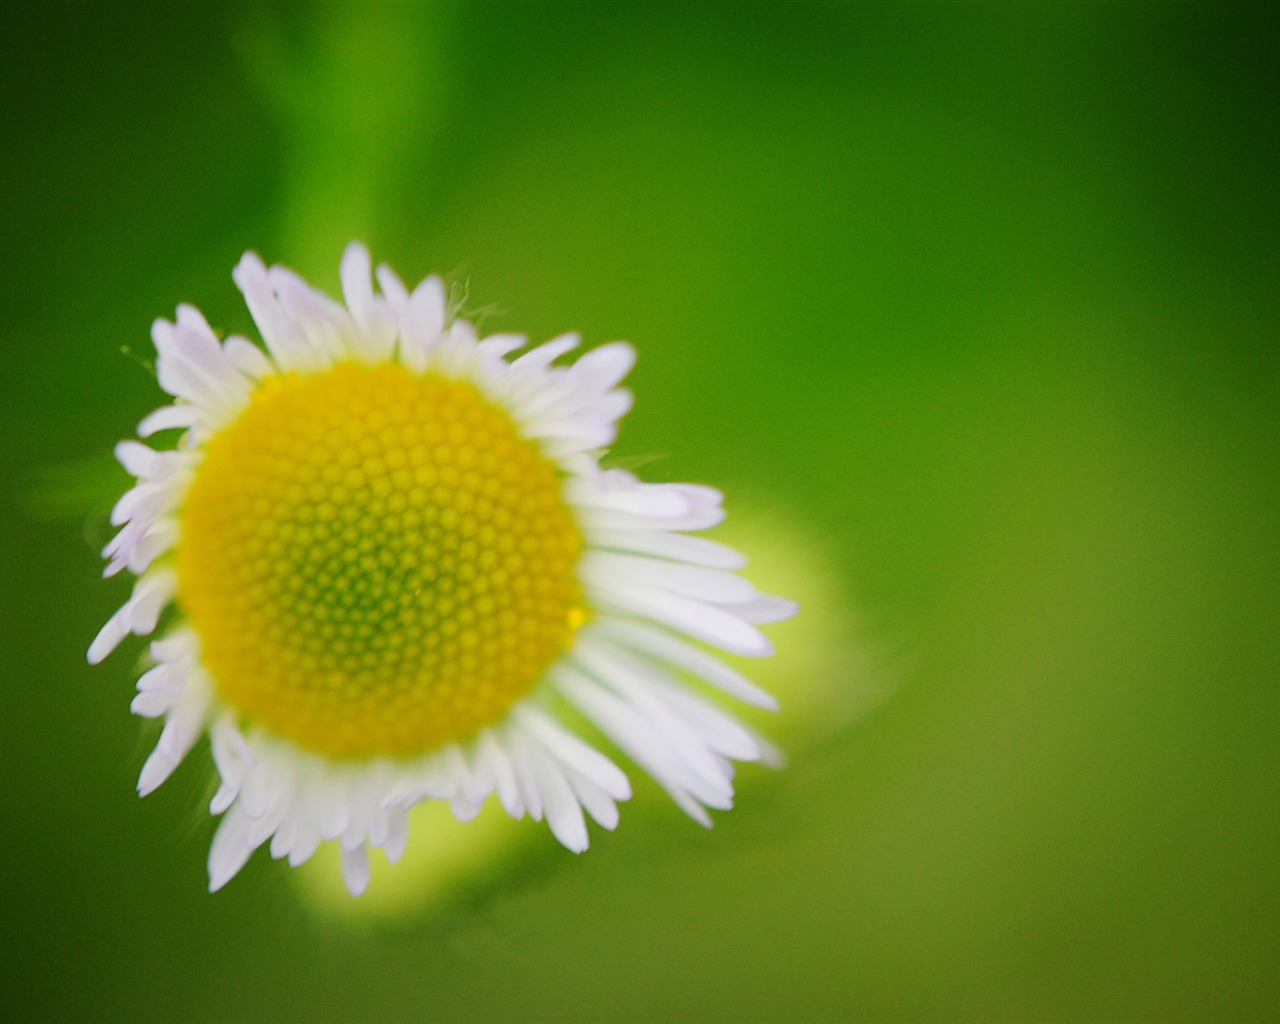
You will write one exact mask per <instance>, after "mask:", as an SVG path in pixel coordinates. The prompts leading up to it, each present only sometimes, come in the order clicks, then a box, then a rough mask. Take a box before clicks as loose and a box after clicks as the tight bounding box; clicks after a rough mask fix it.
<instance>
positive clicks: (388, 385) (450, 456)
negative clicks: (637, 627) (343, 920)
mask: <svg viewBox="0 0 1280 1024" xmlns="http://www.w3.org/2000/svg"><path fill="white" fill-rule="evenodd" d="M560 491H561V479H560V474H558V473H557V471H556V467H555V466H553V465H552V464H551V463H550V462H549V461H548V460H547V459H546V458H545V457H544V456H543V455H542V454H541V453H540V452H539V451H538V449H537V448H536V446H534V445H533V444H531V443H530V442H529V441H527V440H525V439H524V438H522V437H521V436H520V435H519V433H518V432H517V430H516V427H515V425H514V424H513V423H512V421H511V418H510V416H508V415H507V414H506V413H505V412H504V411H502V410H501V409H499V408H497V407H495V406H494V405H493V403H492V402H490V401H488V400H486V399H485V398H484V397H482V396H481V395H480V394H479V393H478V392H477V391H476V389H475V387H474V386H472V385H471V384H469V383H467V382H465V381H457V380H449V379H446V378H444V377H441V376H439V375H437V374H425V375H415V374H412V373H410V371H408V370H407V369H406V368H405V367H403V366H401V365H398V364H394V363H392V364H385V365H382V366H376V367H370V366H364V365H361V364H359V363H354V362H345V363H340V364H338V365H337V366H335V367H333V368H332V369H330V370H328V371H326V372H324V373H321V374H315V375H299V374H296V373H295V374H285V375H281V376H277V377H272V378H270V379H269V380H268V381H267V382H266V384H265V385H264V387H263V388H262V389H261V390H260V391H259V392H258V393H257V394H256V395H255V396H254V399H253V401H252V404H251V405H250V406H249V407H248V408H247V409H246V410H245V411H244V412H243V413H242V414H241V415H240V417H239V418H238V419H237V420H236V421H235V422H234V423H233V424H232V425H231V426H229V427H228V428H226V429H224V430H223V431H221V432H220V433H219V434H218V435H217V436H215V437H214V438H213V439H212V440H211V441H210V442H209V445H208V448H207V452H206V455H205V459H204V461H203V463H202V465H201V466H200V467H199V469H198V470H197V472H196V475H195V479H194V481H193V483H192V485H191V490H190V492H189V494H188V497H187V502H186V506H185V508H184V510H183V513H182V518H181V528H182V535H183V537H184V538H185V540H184V543H183V544H182V546H181V548H180V550H179V553H178V558H177V567H178V604H179V606H180V607H181V609H182V611H183V612H184V613H185V614H186V616H187V618H188V620H189V621H190V624H191V626H192V628H193V629H194V630H195V632H196V633H197V634H198V635H199V637H200V639H201V647H202V650H203V653H204V659H205V664H206V666H207V668H208V670H209V672H210V675H211V676H212V679H213V682H214V685H215V687H216V690H217V692H218V694H219V695H220V696H221V697H222V698H223V700H225V701H226V702H227V704H229V705H230V706H232V707H233V708H236V709H237V710H239V711H240V712H242V713H243V714H244V715H245V716H246V717H247V718H249V719H251V720H253V721H256V722H259V723H261V724H262V725H264V726H266V727H267V728H269V729H271V730H272V731H273V732H275V733H277V734H278V735H280V736H284V737H287V738H289V739H292V740H294V741H295V742H297V743H298V744H299V745H300V746H302V747H304V748H306V749H309V750H314V751H317V752H319V753H324V754H330V755H334V756H339V757H353V756H354V757H365V756H372V755H378V754H386V755H403V754H417V753H422V752H424V751H428V750H432V749H436V748H438V747H440V746H443V745H444V744H445V743H447V742H450V741H453V740H465V739H468V738H470V737H471V736H474V735H475V734H476V732H478V731H479V729H480V728H482V727H483V726H485V725H489V724H492V723H493V722H496V721H498V720H499V719H500V718H501V717H502V715H503V714H504V713H505V712H506V710H507V709H508V708H509V707H510V706H511V705H512V704H513V703H514V702H515V701H516V700H518V699H519V698H520V697H523V696H524V695H525V694H526V693H527V692H528V691H529V690H530V689H532V687H533V685H534V684H535V683H536V682H537V680H538V678H539V676H540V675H541V674H542V672H543V671H544V670H545V669H546V667H547V666H548V665H549V664H550V663H551V661H552V660H553V659H554V658H555V657H557V656H558V655H559V654H560V653H561V652H562V651H563V650H564V649H565V648H566V647H567V646H568V645H569V643H570V641H571V638H572V636H573V632H574V630H575V628H576V627H577V626H578V625H579V624H581V622H582V621H583V618H584V613H583V610H582V607H581V600H582V594H581V586H580V585H579V584H578V583H577V580H576V577H575V574H574V569H575V566H576V562H577V559H578V556H579V554H580V552H581V548H582V541H581V536H580V534H579V532H578V530H577V528H576V526H575V525H574V522H573V519H572V517H571V516H570V514H569V511H568V509H567V508H566V507H565V503H564V501H563V499H562V497H561V494H560Z"/></svg>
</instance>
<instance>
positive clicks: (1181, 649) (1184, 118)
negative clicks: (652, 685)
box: [0, 2, 1280, 1021]
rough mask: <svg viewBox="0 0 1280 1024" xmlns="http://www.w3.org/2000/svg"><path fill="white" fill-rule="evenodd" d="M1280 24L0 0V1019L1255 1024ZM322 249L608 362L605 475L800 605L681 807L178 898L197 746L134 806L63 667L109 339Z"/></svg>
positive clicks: (1272, 898) (1276, 980)
mask: <svg viewBox="0 0 1280 1024" xmlns="http://www.w3.org/2000/svg"><path fill="white" fill-rule="evenodd" d="M1278 27H1280V26H1277V24H1276V18H1275V15H1274V14H1273V13H1272V9H1271V8H1270V7H1266V6H1262V5H1245V4H1190V3H1177V4H1175V3H1168V4H1158V3H1152V4H1129V3H1115V4H1084V3H1081V4H1025V5H994V4H990V5H989V4H950V3H948V4H925V3H913V4H817V3H812V4H785V5H783V4H756V3H752V4H746V3H742V4H728V3H726V4H665V3H662V4H657V3H655V4H621V3H620V4H607V5H605V4H601V5H591V4H534V3H520V4H509V3H485V4H471V3H468V4H422V5H418V4H407V3H406V4H399V3H390V4H374V3H360V4H356V3H350V4H343V3H332V4H319V5H306V6H303V5H292V4H284V3H279V4H269V5H257V4H254V5H248V4H229V5H228V4H214V3H203V2H202V3H195V4H188V5H184V6H183V7H181V8H173V7H168V6H164V7H162V6H159V5H149V4H144V5H90V4H78V5H65V6H50V5H39V6H35V5H24V4H10V5H8V6H6V7H5V8H4V10H3V13H0V41H2V42H0V46H3V49H4V59H3V61H0V81H2V82H3V103H0V123H2V124H3V138H4V141H5V145H4V147H3V153H2V155H0V203H2V204H3V215H4V225H5V244H4V245H3V247H0V260H3V271H4V279H5V281H6V284H7V287H6V295H5V301H4V303H3V304H0V373H2V375H3V376H2V378H0V380H2V382H3V384H4V395H5V398H4V401H3V403H0V424H2V425H3V431H4V433H3V438H4V446H3V449H2V450H0V460H3V470H2V475H0V479H2V480H3V482H4V491H3V495H2V496H0V517H3V527H4V535H5V537H6V538H7V539H8V543H6V544H4V545H3V546H0V570H2V575H0V611H2V612H3V616H4V621H5V622H6V623H7V624H8V629H7V631H6V636H7V637H8V638H9V641H8V643H6V645H5V649H4V654H3V658H4V668H3V679H4V686H3V687H0V712H3V721H5V722H6V723H8V725H9V731H8V733H7V735H6V737H5V740H4V742H3V743H0V769H2V770H3V772H4V777H5V778H6V779H7V780H8V784H7V785H6V786H5V792H4V798H3V801H4V802H3V810H4V818H5V821H6V823H7V825H8V827H9V829H10V839H9V841H8V842H7V843H5V844H4V847H3V852H2V853H0V878H3V879H4V881H3V882H0V894H2V895H0V899H2V903H0V913H2V914H3V918H4V920H5V922H6V928H5V948H4V952H3V956H2V957H0V964H3V966H2V967H0V971H2V972H3V975H4V976H3V978H0V1017H4V1018H9V1019H14V1020H32V1019H53V1020H88V1019H104V1020H114V1019H118V1020H146V1019H152V1018H160V1017H167V1018H170V1019H182V1020H191V1021H200V1020H209V1021H222V1020H231V1019H249V1020H264V1019H279V1020H295V1019H296V1020H307V1021H315V1020H370V1021H383V1020H409V1019H412V1020H434V1019H442V1020H460V1019H475V1020H497V1019H546V1020H577V1019H581V1020H593V1021H596V1020H612V1019H617V1020H734V1021H737V1020H818V1019H828V1020H852V1019H875V1020H890V1019H917V1020H918V1019H940V1020H955V1019H966V1020H968V1019H975V1020H1008V1019H1055V1020H1097V1019H1107V1020H1138V1019H1142V1020H1149V1019H1169V1020H1173V1019H1195V1020H1224V1021H1238V1020H1249V1019H1253V1020H1262V1019H1269V1018H1271V1017H1272V1016H1274V1013H1275V1007H1276V1005H1277V1004H1278V1002H1280V971H1277V964H1276V957H1277V949H1280V925H1278V922H1280V886H1277V877H1276V864H1277V862H1278V856H1277V855H1278V854H1280V818H1278V816H1277V810H1280V808H1278V807H1277V803H1278V800H1277V794H1278V793H1280V744H1278V743H1277V740H1280V692H1278V691H1277V679H1278V678H1280V673H1278V671H1277V670H1278V669H1280V636H1278V632H1277V628H1276V626H1277V621H1278V613H1280V594H1278V593H1277V585H1276V584H1277V578H1278V576H1280V529H1277V527H1280V514H1278V512H1277V510H1278V509H1280V459H1278V458H1277V456H1278V455H1280V451H1278V448H1280V440H1278V438H1280V435H1278V433H1277V426H1280V401H1278V400H1277V399H1278V398H1280V394H1278V392H1280V372H1278V371H1280V347H1278V346H1277V344H1276V342H1277V324H1278V323H1280V317H1278V316H1277V312H1278V309H1277V307H1278V306H1280V287H1278V285H1280V282H1278V281H1277V268H1280V251H1278V250H1280V196H1278V193H1277V188H1276V181H1277V180H1278V178H1277V171H1278V170H1280V167H1278V164H1280V161H1278V159H1277V157H1278V156H1280V102H1277V101H1278V100H1280V60H1277V53H1276V44H1275V42H1274V41H1275V40H1276V39H1277V38H1280V32H1278V31H1277V28H1278ZM353 236H358V237H361V238H363V239H364V240H366V241H367V242H369V243H370V245H371V247H372V249H373V251H374V255H375V258H379V259H385V260H386V261H387V262H389V263H391V264H392V265H393V266H395V267H396V268H397V269H398V270H399V271H400V272H401V274H402V276H404V277H405V278H406V279H415V280H416V279H417V278H419V277H421V276H423V275H425V274H426V273H428V272H431V271H441V272H443V273H445V274H446V276H447V278H448V279H449V280H450V281H451V282H453V283H454V284H455V286H456V288H457V290H458V291H457V294H459V295H461V294H465V295H466V301H467V303H468V305H469V306H470V307H472V308H487V309H488V312H487V314H486V324H487V326H488V327H489V328H490V329H495V330H497V329H501V330H516V331H527V332H529V333H530V334H531V335H532V336H533V337H535V338H539V339H540V338H545V337H549V336H551V335H552V334H555V333H558V332H560V331H562V330H565V329H580V330H582V331H583V333H584V336H585V337H586V339H587V340H588V342H589V343H593V344H594V343H598V342H600V341H603V340H607V339H608V338H611V337H614V336H623V337H627V338H629V339H630V340H632V341H634V342H635V343H636V345H637V347H638V349H639V351H640V364H639V366H638V368H637V370H636V372H635V374H634V378H633V381H632V384H633V386H634V389H635V391H636V394H637V398H638V401H637V407H636V410H635V412H634V413H633V414H632V415H631V416H630V417H629V418H628V420H627V422H626V423H625V424H624V430H623V435H622V440H621V442H620V444H619V446H618V449H617V451H616V452H615V453H614V454H615V456H616V457H617V458H620V459H628V460H630V459H636V460H641V459H643V460H645V464H644V465H643V467H642V469H641V472H642V473H643V474H644V475H646V476H647V477H649V478H651V479H658V480H668V479H670V480H675V479H693V480H699V481H707V482H712V483H715V484H716V485H718V486H722V487H724V488H725V490H726V492H727V493H728V495H729V509H730V516H731V519H730V523H729V524H728V525H727V526H726V528H725V536H726V537H727V538H729V539H732V540H735V541H739V542H741V543H742V544H743V545H744V546H746V547H748V548H749V549H750V550H751V551H753V552H758V554H759V558H758V562H759V566H758V571H759V574H760V575H759V578H760V581H761V583H763V584H772V585H776V586H779V587H781V588H790V589H792V590H793V591H794V592H795V593H799V594H801V595H802V596H804V597H807V598H808V601H807V605H808V607H807V608H806V610H805V612H804V617H803V618H802V619H800V620H797V622H796V623H795V624H793V625H791V626H783V627H779V628H778V629H776V630H775V631H774V636H775V637H776V639H777V642H778V645H779V651H780V653H779V655H778V657H777V659H776V660H775V661H774V662H773V663H771V664H769V665H768V666H766V667H764V669H763V671H762V676H764V675H767V677H768V680H769V682H770V685H773V686H775V687H776V688H777V689H778V690H779V691H780V692H784V693H791V694H793V696H792V699H791V700H790V701H789V702H788V703H787V704H785V705H784V708H783V710H782V712H780V714H779V715H776V716H772V718H763V719H761V720H760V721H758V722H756V723H755V724H756V726H757V727H758V728H761V729H763V730H765V731H766V732H768V733H770V734H771V735H773V736H775V737H776V738H777V739H778V740H779V742H780V744H781V745H782V746H783V747H784V748H785V750H786V753H787V755H788V759H789V760H788V765H787V767H786V768H784V769H783V770H781V771H777V772H773V771H770V770H768V769H764V768H758V767H748V768H746V769H744V770H743V772H742V784H743V795H742V799H741V801H740V807H739V808H738V809H737V810H735V811H734V812H732V813H730V814H727V815H719V816H718V817H717V824H716V828H715V829H714V830H713V831H712V832H710V833H704V832H703V831H702V830H701V829H699V828H697V827H696V826H694V825H692V824H691V823H689V822H687V821H684V820H682V819H681V818H680V817H679V816H678V815H677V814H676V813H674V812H672V811H670V809H668V808H667V807H666V806H665V805H664V804H663V803H662V800H661V797H660V794H656V793H654V792H652V791H650V790H649V789H644V788H643V787H642V788H641V791H640V792H639V793H638V795H637V798H636V800H635V801H633V802H632V804H630V805H628V806H626V807H624V809H623V823H622V826H621V828H620V829H619V831H618V832H617V833H616V834H613V835H595V836H593V846H592V849H591V850H590V851H589V852H588V853H587V854H585V855H583V856H582V857H580V858H574V857H571V856H569V855H567V854H563V853H561V852H558V851H555V850H554V849H553V847H554V843H553V841H552V840H551V839H550V837H549V836H547V835H545V832H544V831H542V830H539V829H538V828H536V827H534V826H526V827H524V828H517V829H516V831H517V832H518V833H519V834H520V837H521V838H520V840H519V845H518V853H517V854H513V856H517V857H518V859H521V863H523V864H524V867H523V869H522V870H519V871H507V870H505V869H501V870H500V869H499V868H496V867H493V865H492V864H490V863H489V862H488V861H486V862H485V863H484V864H479V865H477V871H476V873H475V874H474V875H473V874H472V873H470V872H468V871H467V870H466V865H465V864H463V865H462V866H461V867H460V866H459V865H458V864H457V862H456V860H455V861H454V862H453V863H452V865H451V866H449V867H448V873H447V877H448V878H449V879H450V880H451V882H450V884H451V886H453V889H454V891H453V892H452V897H451V898H449V899H445V900H443V901H442V900H440V899H436V898H429V897H428V896H427V895H420V896H418V897H416V898H418V899H421V900H422V905H421V909H420V911H419V912H418V913H417V914H414V913H405V914H403V915H401V916H397V917H396V918H395V923H394V926H392V925H390V924H387V923H386V922H387V919H386V918H382V919H379V920H381V921H382V922H383V923H382V924H374V925H372V926H371V922H372V921H373V920H374V918H373V917H365V918H362V919H361V920H360V922H358V923H353V922H352V921H351V920H350V915H345V914H343V913H342V912H337V913H330V912H326V911H325V910H324V909H323V908H324V904H323V903H316V902H314V901H313V900H312V898H311V897H309V896H308V895H307V893H308V891H309V890H308V888H307V887H308V885H311V884H312V883H311V882H310V881H307V880H305V879H302V878H298V879H294V878H292V877H287V869H286V868H284V867H283V866H281V865H276V864H270V863H268V862H267V861H266V858H265V857H262V856H261V855H260V856H259V857H258V858H256V859H255V861H254V862H253V863H252V864H251V865H250V867H249V869H248V870H247V871H246V872H245V875H244V876H243V877H241V878H239V879H237V880H236V882H235V883H234V884H232V885H231V886H230V887H228V889H227V890H225V891H223V892H220V893H219V894H217V895H216V896H213V897H210V896H209V895H208V894H206V893H205V892H204V885H203V879H204V866H203V865H204V857H205V851H206V849H207V843H208V838H209V835H210V833H211V830H212V825H211V822H209V821H208V820H207V816H206V815H205V814H204V811H203V802H204V801H207V785H208V778H207V774H205V770H204V769H203V768H202V767H201V766H200V765H199V764H198V763H196V764H193V765H188V766H186V767H185V768H184V769H183V770H182V771H181V772H179V774H178V775H177V776H176V777H175V779H174V780H173V782H171V783H170V784H168V785H167V786H166V787H165V788H164V789H162V790H161V791H160V792H158V793H157V794H155V795H154V796H152V797H149V798H148V799H147V800H145V801H139V800H137V799H136V797H135V796H134V794H133V782H134V778H135V777H136V772H137V770H138V768H139V767H140V765H141V762H142V760H143V757H144V756H145V750H146V745H145V743H144V741H143V740H142V739H140V733H141V731H142V730H141V728H140V726H139V723H138V722H137V721H136V720H134V719H132V718H131V717H130V716H129V714H128V710H127V709H128V702H129V695H130V692H131V687H132V679H131V675H130V671H129V670H130V667H131V666H130V665H129V664H128V657H127V656H117V657H116V659H114V660H113V661H112V662H110V663H108V665H107V666H105V667H103V668H100V669H98V670H95V671H90V670H89V669H88V667H87V666H86V665H85V664H84V653H83V652H84V649H85V647H86V645H87V644H88V641H89V640H90V639H91V638H92V636H93V635H94V633H95V632H96V630H97V628H98V625H99V624H100V622H101V621H102V620H103V619H104V618H105V617H106V616H107V615H108V614H109V613H110V611H111V610H112V608H113V607H114V606H115V605H116V604H117V603H118V602H119V601H120V600H122V598H123V596H124V593H125V591H124V588H123V584H120V583H119V582H118V581H117V582H116V583H114V584H102V583H100V582H97V580H96V578H97V576H98V572H99V569H100V564H99V562H98V559H97V555H96V551H95V547H96V546H97V545H99V544H100V543H101V541H100V539H99V534H100V533H101V532H102V526H101V518H102V514H103V510H104V509H105V508H106V507H109V504H110V502H111V500H112V493H111V490H112V488H111V487H110V486H109V484H110V481H111V478H110V477H108V476H106V475H105V474H106V473H107V471H106V470H105V469H103V468H102V467H103V465H104V463H103V461H102V458H101V456H102V453H104V452H106V451H107V450H108V449H109V446H110V445H111V444H112V443H113V442H114V441H115V440H116V439H118V438H119V437H122V436H125V435H127V434H128V433H129V432H130V431H131V430H132V428H133V425H134V424H135V423H136V422H137V420H138V419H140V418H141V416H142V415H144V414H145V413H146V412H147V411H149V409H150V408H151V407H152V406H153V405H154V403H155V402H156V398H157V395H156V391H155V385H154V379H153V378H152V377H151V376H150V374H149V372H148V371H147V370H146V369H145V367H141V366H139V365H138V362H137V361H138V359H139V358H141V359H144V360H145V359H146V358H147V355H146V354H147V353H148V352H149V345H148V342H147V329H148V324H149V322H150V320H151V319H152V318H154V317H155V316H158V315H170V314H171V313H172V310H173V307H174V306H175V304H176V303H177V302H178V301H189V302H192V303H194V304H196V305H198V306H200V307H201V308H202V309H204V310H205V311H206V312H207V313H208V315H209V316H210V319H211V322H213V323H215V324H216V325H218V326H219V327H220V328H224V329H227V330H239V331H249V330H250V329H251V324H250V322H249V318H248V315H247V313H246V312H245V311H244V310H243V308H242V307H241V304H240V302H239V300H238V295H237V294H236V292H235V290H234V288H233V287H232V285H231V281H230V269H231V267H232V266H233V265H234V263H235V261H236V259H237V258H238V257H239V255H240V254H241V252H243V251H244V250H245V249H248V248H254V249H257V250H258V251H260V252H261V253H262V254H263V256H264V257H265V258H266V259H267V260H268V261H275V260H278V261H280V262H284V263H287V264H289V265H291V266H294V267H296V268H298V269H299V270H301V271H303V272H304V273H307V274H308V275H310V276H311V277H312V278H313V279H314V280H316V281H317V282H318V283H320V284H321V285H323V286H325V287H329V288H335V287H336V284H337V261H338V257H339V254H340V252H341V249H342V246H343V245H344V244H345V242H346V241H348V240H349V238H351V237H353ZM122 352H127V353H131V354H132V356H126V355H123V354H122ZM61 467H72V468H69V469H68V468H61ZM77 467H78V468H77ZM75 509H80V510H81V511H79V512H78V513H77V512H75V511H74V510H75ZM69 515H70V517H71V518H70V521H68V516H69ZM735 517H737V518H735ZM739 520H741V521H744V522H745V523H746V526H745V527H743V526H740V525H738V522H739ZM735 530H738V531H739V532H734V531H735ZM774 580H777V581H778V582H777V583H776V584H774V583H773V581H774ZM788 581H794V582H793V583H792V582H788ZM806 694H809V695H812V694H817V695H820V699H816V700H815V699H813V698H812V696H806ZM423 831H424V833H426V835H425V836H423V837H422V838H423V839H424V840H429V837H430V829H425V830H423ZM441 842H442V843H443V840H441ZM446 859H447V858H446ZM316 870H317V871H321V870H323V865H320V866H318V867H317V869H316ZM433 870H439V871H440V872H441V876H440V877H445V869H444V868H439V869H433ZM406 877H407V876H406ZM422 877H425V878H427V879H428V880H430V877H431V876H430V872H428V873H427V874H426V875H423V876H422ZM377 881H378V880H376V881H375V884H377ZM316 884H320V883H316ZM421 892H423V893H425V892H426V890H421ZM414 898H415V897H414V895H413V891H412V890H411V891H409V892H408V894H407V895H406V896H405V899H407V900H412V899H414ZM374 917H376V915H374Z"/></svg>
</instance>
